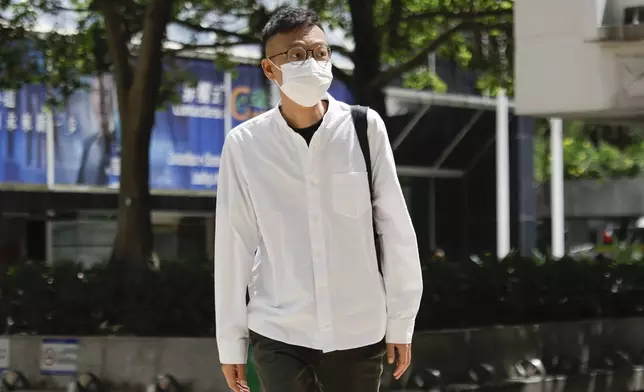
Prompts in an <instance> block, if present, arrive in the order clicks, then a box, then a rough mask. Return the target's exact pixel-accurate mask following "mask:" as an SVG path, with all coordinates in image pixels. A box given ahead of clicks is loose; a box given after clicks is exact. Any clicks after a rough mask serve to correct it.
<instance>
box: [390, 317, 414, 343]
mask: <svg viewBox="0 0 644 392" xmlns="http://www.w3.org/2000/svg"><path fill="white" fill-rule="evenodd" d="M415 322H416V320H415V319H403V320H392V319H389V320H387V336H386V337H385V341H386V342H387V343H392V344H411V339H412V338H413V337H414V324H415Z"/></svg>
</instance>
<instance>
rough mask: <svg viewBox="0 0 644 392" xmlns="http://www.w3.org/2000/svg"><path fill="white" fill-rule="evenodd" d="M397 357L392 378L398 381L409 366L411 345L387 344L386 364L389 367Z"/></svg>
mask: <svg viewBox="0 0 644 392" xmlns="http://www.w3.org/2000/svg"><path fill="white" fill-rule="evenodd" d="M396 356H397V357H398V361H397V362H398V364H397V366H396V370H394V378H395V379H396V380H398V379H399V378H400V376H402V375H403V374H404V373H405V371H406V370H407V368H408V367H409V365H410V364H411V344H395V343H387V362H389V364H390V365H391V364H392V363H394V361H396Z"/></svg>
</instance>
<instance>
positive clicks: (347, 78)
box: [333, 65, 353, 88]
mask: <svg viewBox="0 0 644 392" xmlns="http://www.w3.org/2000/svg"><path fill="white" fill-rule="evenodd" d="M333 77H334V78H335V79H337V80H339V81H341V82H342V83H344V84H345V86H347V87H348V88H351V86H353V77H352V76H351V75H349V74H348V73H347V72H346V71H344V70H342V69H340V68H338V67H336V66H335V65H334V66H333Z"/></svg>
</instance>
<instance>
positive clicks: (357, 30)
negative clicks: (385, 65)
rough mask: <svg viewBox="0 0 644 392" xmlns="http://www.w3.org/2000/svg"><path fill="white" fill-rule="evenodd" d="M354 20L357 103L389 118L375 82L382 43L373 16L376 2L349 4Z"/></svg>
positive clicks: (355, 0)
mask: <svg viewBox="0 0 644 392" xmlns="http://www.w3.org/2000/svg"><path fill="white" fill-rule="evenodd" d="M349 7H350V9H351V18H352V20H353V39H354V41H355V50H354V53H353V63H354V70H353V76H352V79H353V85H352V86H351V90H352V92H353V96H354V99H355V100H356V103H358V104H360V105H365V106H369V107H371V108H372V109H374V110H375V111H377V112H378V113H380V115H381V116H383V117H385V116H387V108H386V105H385V94H384V92H383V91H382V89H381V88H373V87H371V86H372V83H371V81H372V80H374V79H375V78H376V77H377V76H378V75H379V74H380V70H381V61H380V58H381V55H382V52H381V43H380V36H379V34H378V32H377V30H376V24H375V20H374V17H373V13H374V0H352V1H350V2H349Z"/></svg>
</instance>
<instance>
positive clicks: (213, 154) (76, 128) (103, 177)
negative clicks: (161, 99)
mask: <svg viewBox="0 0 644 392" xmlns="http://www.w3.org/2000/svg"><path fill="white" fill-rule="evenodd" d="M180 66H181V68H182V69H184V70H187V71H188V72H189V73H191V74H192V75H193V76H194V77H195V78H196V83H186V84H184V85H182V86H180V87H179V88H180V91H178V93H179V102H176V103H172V104H168V105H167V106H166V107H165V108H163V109H161V110H159V111H158V112H157V113H156V119H155V126H154V129H153V131H152V140H151V145H150V187H151V189H153V190H154V189H164V190H179V191H191V190H194V191H214V190H216V185H217V175H218V168H219V160H220V155H221V150H222V147H223V143H224V139H225V135H226V133H227V131H229V130H230V129H227V128H228V127H230V126H232V127H234V126H237V125H239V124H241V123H243V122H244V121H246V120H248V119H250V118H252V117H255V116H257V115H259V114H261V113H263V112H265V111H266V110H268V109H269V108H270V103H269V101H270V100H269V91H270V84H269V83H270V82H268V81H267V80H266V78H265V77H264V74H263V72H262V70H261V68H260V67H258V66H250V65H239V66H238V67H237V72H235V73H234V75H235V76H233V77H232V86H231V87H230V88H231V91H230V92H228V91H227V87H226V85H225V79H226V77H225V74H224V72H222V71H219V70H217V69H216V67H215V65H214V64H213V63H212V62H209V61H203V60H183V62H182V63H181V64H180ZM84 82H85V84H86V85H87V86H88V88H86V89H81V90H78V91H76V92H75V93H74V94H73V95H72V96H71V97H70V98H69V100H68V101H67V103H66V105H65V106H64V107H63V108H57V109H56V110H55V111H54V113H53V115H52V117H51V118H53V124H51V125H52V126H51V127H49V126H48V125H49V124H48V121H49V120H48V119H49V118H50V117H49V116H48V115H47V113H46V112H45V98H46V94H45V93H46V90H45V87H44V86H26V87H24V88H22V89H21V90H19V91H3V92H2V93H1V94H2V95H0V98H1V99H0V151H1V155H0V183H27V184H43V185H44V184H46V183H47V154H48V149H47V140H46V139H47V137H46V135H47V129H52V130H53V133H54V136H53V148H51V147H50V148H51V149H52V150H53V162H54V170H53V176H54V183H55V184H57V185H72V186H73V185H80V186H90V187H112V188H117V187H118V184H119V174H120V173H119V170H120V137H121V124H120V121H119V116H118V105H117V100H116V85H115V81H114V79H113V77H112V76H111V75H108V74H104V75H100V76H96V77H87V78H85V80H84ZM331 94H332V95H333V96H334V97H336V99H339V100H342V101H345V102H349V101H350V96H349V94H348V90H347V89H346V88H345V87H344V86H343V85H340V84H337V83H334V85H333V86H332V88H331ZM227 97H230V98H229V99H230V111H229V112H227V111H226V110H225V108H226V99H227ZM227 117H228V118H227Z"/></svg>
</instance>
